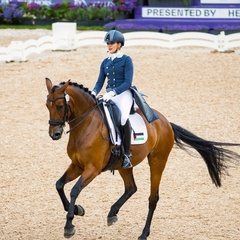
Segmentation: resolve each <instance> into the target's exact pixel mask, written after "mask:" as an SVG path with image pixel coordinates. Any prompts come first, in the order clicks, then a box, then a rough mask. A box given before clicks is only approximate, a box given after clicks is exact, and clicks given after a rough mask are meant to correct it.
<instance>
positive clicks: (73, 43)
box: [0, 23, 240, 62]
mask: <svg viewBox="0 0 240 240" xmlns="http://www.w3.org/2000/svg"><path fill="white" fill-rule="evenodd" d="M76 27H77V26H76V23H53V25H52V36H45V37H41V38H39V39H38V40H33V39H30V40H27V41H25V42H23V41H12V42H11V43H10V45H9V46H8V47H0V61H5V62H13V61H26V60H27V59H28V58H29V56H30V55H32V54H40V53H42V52H44V51H47V50H50V51H71V50H75V49H77V48H81V47H83V46H92V45H104V42H103V38H104V36H105V34H106V32H104V31H85V32H81V33H77V31H76V29H77V28H76ZM124 36H125V39H126V44H125V47H128V46H157V47H162V48H169V49H172V48H178V47H205V48H210V49H212V50H216V51H218V52H226V51H229V50H233V49H234V48H238V47H240V33H233V34H230V35H225V32H224V31H222V32H221V33H220V34H218V35H213V34H209V33H202V32H182V33H176V34H166V33H159V32H147V31H142V32H129V33H124Z"/></svg>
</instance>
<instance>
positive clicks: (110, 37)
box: [104, 30, 125, 46]
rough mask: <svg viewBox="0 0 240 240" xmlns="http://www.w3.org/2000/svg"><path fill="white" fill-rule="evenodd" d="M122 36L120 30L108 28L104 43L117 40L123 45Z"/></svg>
mask: <svg viewBox="0 0 240 240" xmlns="http://www.w3.org/2000/svg"><path fill="white" fill-rule="evenodd" d="M124 41H125V40H124V36H123V34H122V33H121V32H119V31H117V30H110V31H109V32H107V34H106V35H105V37H104V42H105V43H116V42H119V43H121V44H122V46H124Z"/></svg>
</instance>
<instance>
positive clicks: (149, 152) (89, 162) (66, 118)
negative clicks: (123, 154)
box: [46, 78, 240, 240]
mask: <svg viewBox="0 0 240 240" xmlns="http://www.w3.org/2000/svg"><path fill="white" fill-rule="evenodd" d="M46 87H47V90H48V95H47V100H46V106H47V108H48V111H49V115H50V120H49V136H50V137H51V138H52V139H53V140H59V139H60V138H61V136H62V133H63V128H64V126H65V123H68V124H69V131H68V133H69V141H68V145H67V153H68V156H69V158H70V159H71V163H70V165H69V167H68V168H67V170H66V171H65V173H64V174H63V175H62V177H60V179H59V180H58V181H57V182H56V189H57V192H58V194H59V196H60V199H61V201H62V204H63V207H64V210H65V211H66V212H67V215H66V224H65V226H64V237H65V238H70V237H72V236H73V235H74V234H75V232H76V229H75V226H74V225H73V219H74V215H79V216H83V215H84V214H85V210H84V208H83V207H82V206H81V205H76V204H75V203H76V199H77V197H78V196H79V194H80V192H81V191H82V190H83V189H84V188H85V187H87V186H88V184H90V183H91V181H92V180H93V179H94V178H96V177H97V176H98V175H99V174H100V173H101V172H103V170H104V169H105V168H106V166H108V162H109V159H110V157H111V149H112V147H113V145H112V143H111V141H110V138H109V133H108V128H107V126H106V122H105V121H104V119H103V114H102V111H101V110H100V108H99V101H98V99H97V98H96V97H94V96H93V95H91V92H90V91H89V90H88V88H86V87H84V86H83V85H81V84H78V83H74V82H71V81H70V80H69V81H66V82H61V83H59V84H56V85H54V86H53V84H52V82H51V80H50V79H49V78H46ZM152 110H153V111H154V113H155V114H156V115H157V116H158V119H157V120H155V121H153V122H151V123H149V122H148V121H147V120H146V118H145V117H144V115H143V113H142V112H141V111H140V109H139V108H137V107H136V112H137V113H138V114H139V115H140V116H141V117H142V118H143V120H144V122H145V124H146V128H147V133H148V139H147V141H146V142H145V143H143V144H140V145H131V152H132V165H133V168H134V167H135V166H136V165H138V164H140V163H141V162H142V161H143V160H144V159H145V158H147V159H148V164H149V167H150V174H151V178H150V179H151V188H150V196H149V203H148V214H147V219H146V222H145V226H144V228H143V230H142V233H141V235H140V236H139V237H138V240H146V239H147V237H148V236H149V234H150V226H151V222H152V218H153V214H154V211H155V209H156V206H157V202H158V200H159V185H160V181H161V177H162V173H163V171H164V168H165V165H166V163H167V160H168V156H169V154H170V152H171V150H172V148H173V145H174V144H176V145H177V146H178V147H179V148H181V149H183V150H185V151H188V148H193V150H196V151H197V152H198V153H199V154H200V156H201V157H202V159H203V160H204V161H205V164H206V166H207V169H208V172H209V175H210V178H211V180H212V182H213V183H214V184H215V186H216V187H221V177H222V176H223V175H227V174H228V171H227V169H228V167H229V165H231V164H232V163H233V162H234V163H236V162H238V160H239V158H240V155H239V154H238V153H237V152H234V151H232V150H229V149H228V147H230V146H240V144H235V143H223V142H214V141H208V140H205V139H203V138H200V137H198V136H197V135H195V134H193V133H191V132H190V131H188V130H186V129H184V128H182V127H180V126H178V125H176V124H174V123H171V122H169V121H168V120H167V119H166V118H165V117H164V116H163V115H162V114H161V113H160V112H158V111H157V110H155V109H152ZM133 168H129V169H123V168H122V167H121V161H120V159H119V161H118V162H117V163H116V165H115V166H114V170H117V171H119V174H120V176H121V177H122V180H123V183H124V187H125V191H124V193H123V194H122V196H121V197H120V198H119V199H118V200H117V201H116V202H115V203H114V204H113V205H112V206H111V208H110V211H109V213H108V216H107V225H108V226H110V225H113V224H114V223H116V222H117V220H118V218H117V214H118V212H119V210H120V208H121V207H122V206H123V204H125V203H126V201H127V200H128V199H129V198H130V197H131V196H132V195H133V194H134V193H135V192H136V191H137V186H136V184H135V180H134V176H133ZM77 178H78V180H77V181H76V183H75V185H74V186H73V187H72V189H71V191H70V201H69V200H68V199H67V197H66V195H65V193H64V186H65V184H67V183H69V182H70V181H73V180H74V179H77Z"/></svg>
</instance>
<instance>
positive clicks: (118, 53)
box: [108, 51, 123, 61]
mask: <svg viewBox="0 0 240 240" xmlns="http://www.w3.org/2000/svg"><path fill="white" fill-rule="evenodd" d="M122 56H123V53H122V52H121V51H118V52H117V53H113V54H111V55H110V57H109V58H108V59H112V61H113V60H114V59H115V58H121V57H122Z"/></svg>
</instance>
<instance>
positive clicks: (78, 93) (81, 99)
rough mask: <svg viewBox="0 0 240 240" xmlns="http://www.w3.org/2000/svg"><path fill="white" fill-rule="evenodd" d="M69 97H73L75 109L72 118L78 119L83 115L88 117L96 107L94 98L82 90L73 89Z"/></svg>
mask: <svg viewBox="0 0 240 240" xmlns="http://www.w3.org/2000/svg"><path fill="white" fill-rule="evenodd" d="M69 95H70V96H71V97H72V100H73V101H74V102H73V105H74V109H72V110H73V116H72V118H76V117H78V116H81V115H85V114H86V115H87V114H88V112H90V111H91V109H93V108H94V106H95V105H96V102H95V100H94V99H93V98H92V96H91V95H90V94H89V93H87V92H85V91H84V90H82V89H76V88H72V91H71V92H69Z"/></svg>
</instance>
